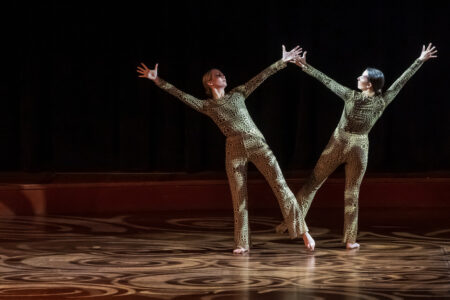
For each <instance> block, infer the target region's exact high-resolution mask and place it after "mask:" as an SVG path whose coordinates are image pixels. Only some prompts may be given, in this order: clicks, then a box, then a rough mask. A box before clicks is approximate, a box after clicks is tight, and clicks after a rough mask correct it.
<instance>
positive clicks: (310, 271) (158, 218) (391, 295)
mask: <svg viewBox="0 0 450 300" xmlns="http://www.w3.org/2000/svg"><path fill="white" fill-rule="evenodd" d="M231 213H232V212H231V211H215V212H212V211H186V212H158V213H153V214H145V215H139V214H133V215H119V216H117V215H116V216H109V217H106V216H102V217H95V216H93V217H87V216H84V217H80V216H9V217H8V216H3V217H0V259H1V263H0V299H50V300H51V299H95V300H97V299H127V300H128V299H217V300H220V299H258V300H259V299H263V300H264V299H282V300H288V299H443V298H445V297H449V295H450V266H449V258H450V256H449V253H450V221H449V218H448V216H449V213H448V208H444V209H413V210H400V209H389V210H386V209H378V210H377V209H371V210H361V212H360V234H359V239H358V241H359V242H360V243H361V249H359V250H351V251H348V250H345V249H344V248H343V246H342V244H341V243H340V240H341V229H342V218H343V211H341V210H336V209H314V206H313V207H312V209H311V213H310V215H308V223H309V225H310V227H311V233H312V235H313V236H314V237H315V239H316V242H317V245H316V248H317V249H316V251H315V252H314V253H308V252H307V251H306V250H304V249H303V246H302V243H301V242H300V241H298V240H297V241H292V240H289V239H288V237H287V236H281V235H277V234H275V233H274V229H273V228H274V226H275V225H276V224H278V221H279V213H278V212H270V211H251V228H252V240H253V247H252V249H251V252H250V254H248V255H244V256H233V254H232V253H231V250H232V248H231V247H232V243H233V242H232V241H233V233H232V229H233V228H232V226H233V221H232V216H231Z"/></svg>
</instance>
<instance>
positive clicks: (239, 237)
mask: <svg viewBox="0 0 450 300" xmlns="http://www.w3.org/2000/svg"><path fill="white" fill-rule="evenodd" d="M225 164H226V171H227V176H228V183H229V185H230V190H231V198H232V200H233V213H234V244H235V245H234V246H235V250H234V251H233V252H234V253H243V252H247V251H249V249H250V236H249V222H248V201H247V158H246V157H245V156H244V153H242V151H240V149H239V147H233V145H228V144H227V149H226V163H225Z"/></svg>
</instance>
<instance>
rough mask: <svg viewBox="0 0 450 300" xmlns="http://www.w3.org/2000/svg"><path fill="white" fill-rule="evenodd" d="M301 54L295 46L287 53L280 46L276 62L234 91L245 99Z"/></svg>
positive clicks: (300, 49) (300, 50)
mask: <svg viewBox="0 0 450 300" xmlns="http://www.w3.org/2000/svg"><path fill="white" fill-rule="evenodd" d="M301 52H302V48H300V47H299V46H296V47H295V48H294V49H292V50H291V51H289V52H287V51H286V48H285V47H284V45H283V46H282V57H281V59H280V60H278V61H277V62H275V63H273V64H272V65H270V66H269V67H267V68H266V69H264V70H263V71H262V72H261V73H259V74H258V75H256V76H255V77H253V78H252V79H250V80H249V81H248V82H246V83H245V84H243V85H241V86H238V87H237V88H236V89H235V90H236V91H239V92H241V93H242V94H243V95H244V97H245V98H247V97H248V96H249V95H250V94H251V93H253V91H254V90H255V89H256V88H257V87H258V86H260V85H261V83H263V82H264V80H266V79H267V78H268V77H270V76H271V75H273V74H275V73H276V72H278V71H279V70H281V69H283V68H285V67H286V65H287V64H286V63H287V62H291V61H294V60H295V59H297V58H298V57H299V55H300V53H301Z"/></svg>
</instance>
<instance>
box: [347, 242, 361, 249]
mask: <svg viewBox="0 0 450 300" xmlns="http://www.w3.org/2000/svg"><path fill="white" fill-rule="evenodd" d="M346 248H347V249H356V248H359V244H358V243H347V245H346Z"/></svg>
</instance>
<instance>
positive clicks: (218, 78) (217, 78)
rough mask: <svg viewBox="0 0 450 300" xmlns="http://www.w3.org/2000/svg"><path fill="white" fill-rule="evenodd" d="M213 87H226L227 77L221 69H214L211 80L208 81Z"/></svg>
mask: <svg viewBox="0 0 450 300" xmlns="http://www.w3.org/2000/svg"><path fill="white" fill-rule="evenodd" d="M208 84H209V86H210V87H211V88H219V89H220V88H226V87H227V79H226V78H225V75H223V73H222V72H220V70H217V69H213V70H212V72H211V80H210V81H209V82H208Z"/></svg>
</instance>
